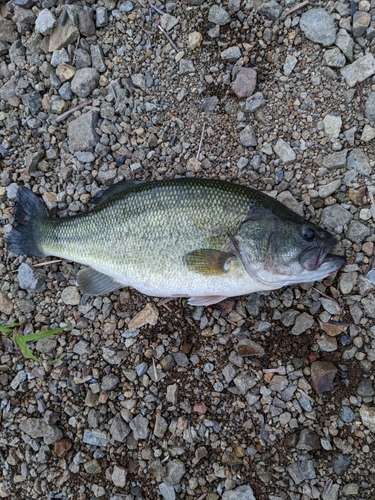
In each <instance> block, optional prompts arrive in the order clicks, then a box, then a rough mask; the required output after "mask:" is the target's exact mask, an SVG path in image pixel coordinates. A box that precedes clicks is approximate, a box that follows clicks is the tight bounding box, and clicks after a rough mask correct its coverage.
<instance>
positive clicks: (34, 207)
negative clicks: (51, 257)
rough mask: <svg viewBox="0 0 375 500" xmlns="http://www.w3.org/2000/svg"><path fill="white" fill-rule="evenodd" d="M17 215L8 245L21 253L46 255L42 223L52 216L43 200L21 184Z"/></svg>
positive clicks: (18, 192) (17, 199)
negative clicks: (41, 233)
mask: <svg viewBox="0 0 375 500" xmlns="http://www.w3.org/2000/svg"><path fill="white" fill-rule="evenodd" d="M16 202H17V203H16V210H15V217H16V222H17V225H16V226H15V227H14V228H13V229H12V231H11V232H10V234H9V237H8V247H9V250H10V251H11V252H13V253H16V254H19V255H30V256H31V255H33V256H35V257H44V256H45V255H46V254H45V253H44V252H43V250H42V248H41V247H40V224H41V222H42V221H43V220H46V219H47V218H49V217H50V215H49V213H48V211H47V209H46V207H45V206H44V205H43V203H42V201H41V200H40V199H39V198H38V197H37V196H36V195H35V194H34V193H33V192H32V191H30V189H27V188H26V187H24V186H20V187H19V188H18V191H17V197H16Z"/></svg>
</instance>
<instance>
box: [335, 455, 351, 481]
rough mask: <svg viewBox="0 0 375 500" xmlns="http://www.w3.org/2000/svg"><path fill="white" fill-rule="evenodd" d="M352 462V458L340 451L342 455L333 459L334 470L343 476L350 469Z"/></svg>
mask: <svg viewBox="0 0 375 500" xmlns="http://www.w3.org/2000/svg"><path fill="white" fill-rule="evenodd" d="M350 463H351V461H350V458H349V457H347V456H346V455H342V454H341V453H340V455H338V456H337V457H336V458H334V459H333V460H332V465H333V470H334V472H335V474H337V475H338V476H343V475H344V474H345V472H346V471H347V470H348V469H349V466H350Z"/></svg>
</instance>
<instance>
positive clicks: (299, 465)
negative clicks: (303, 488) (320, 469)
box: [287, 460, 316, 484]
mask: <svg viewBox="0 0 375 500" xmlns="http://www.w3.org/2000/svg"><path fill="white" fill-rule="evenodd" d="M287 471H288V472H289V474H290V475H291V478H292V479H293V481H294V482H295V483H296V484H300V483H302V481H306V480H307V479H315V477H316V474H315V468H314V462H313V461H312V460H305V461H302V460H301V461H298V462H294V463H293V464H292V465H289V466H288V467H287Z"/></svg>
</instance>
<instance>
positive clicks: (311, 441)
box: [296, 429, 321, 451]
mask: <svg viewBox="0 0 375 500" xmlns="http://www.w3.org/2000/svg"><path fill="white" fill-rule="evenodd" d="M296 448H297V449H298V450H306V451H313V450H320V448H321V445H320V437H319V434H317V433H316V432H314V431H311V430H310V429H303V430H302V431H301V433H300V435H299V439H298V443H297V445H296Z"/></svg>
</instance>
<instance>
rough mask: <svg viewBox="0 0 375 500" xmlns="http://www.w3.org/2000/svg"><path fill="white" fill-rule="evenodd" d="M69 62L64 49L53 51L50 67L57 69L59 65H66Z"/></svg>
mask: <svg viewBox="0 0 375 500" xmlns="http://www.w3.org/2000/svg"><path fill="white" fill-rule="evenodd" d="M69 61H70V58H69V55H68V53H67V51H66V50H65V49H60V50H54V51H53V53H52V57H51V66H53V67H55V68H57V66H58V65H59V64H61V63H68V62H69Z"/></svg>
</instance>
